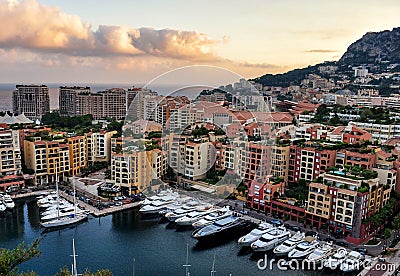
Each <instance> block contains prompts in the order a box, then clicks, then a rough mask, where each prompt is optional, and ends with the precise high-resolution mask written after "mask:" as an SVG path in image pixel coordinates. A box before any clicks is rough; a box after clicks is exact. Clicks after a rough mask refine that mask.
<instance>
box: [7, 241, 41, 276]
mask: <svg viewBox="0 0 400 276" xmlns="http://www.w3.org/2000/svg"><path fill="white" fill-rule="evenodd" d="M40 254H41V252H40V250H39V240H35V241H34V242H33V243H32V244H31V245H28V246H26V245H25V243H21V244H19V245H18V246H17V247H16V248H14V249H6V248H1V249H0V275H7V276H8V275H17V271H18V266H19V265H20V264H22V263H24V262H26V261H29V260H30V259H32V258H33V257H37V256H39V255H40ZM25 275H33V274H25Z"/></svg>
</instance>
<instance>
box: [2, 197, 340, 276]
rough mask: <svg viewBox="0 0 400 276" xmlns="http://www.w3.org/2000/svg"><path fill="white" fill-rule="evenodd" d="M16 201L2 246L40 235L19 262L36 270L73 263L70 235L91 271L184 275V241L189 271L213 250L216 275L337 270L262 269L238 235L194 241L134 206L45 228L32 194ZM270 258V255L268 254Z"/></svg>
mask: <svg viewBox="0 0 400 276" xmlns="http://www.w3.org/2000/svg"><path fill="white" fill-rule="evenodd" d="M15 203H16V207H15V208H14V209H13V211H12V212H8V213H7V214H6V215H5V216H3V217H1V218H0V244H1V247H5V248H13V247H15V246H17V245H18V244H19V243H21V242H22V241H24V242H26V243H31V242H32V241H34V240H35V239H37V238H41V237H42V240H41V243H40V250H41V251H42V254H41V256H40V257H37V258H34V259H32V260H30V261H28V262H26V263H24V264H23V265H21V266H20V270H21V271H30V270H34V271H36V272H37V273H38V274H39V275H54V274H55V273H56V272H57V271H59V269H60V268H61V267H64V266H65V267H68V268H70V267H71V264H72V257H71V256H70V255H71V254H72V238H74V239H75V247H76V253H77V255H78V257H77V266H78V270H79V272H80V273H82V272H83V271H84V270H85V269H86V268H88V269H90V270H91V271H95V270H97V269H101V268H107V269H110V270H111V271H112V272H113V274H114V275H132V274H133V270H135V275H136V276H137V275H185V267H183V265H184V264H185V263H186V247H187V244H188V246H189V254H188V256H189V264H190V265H191V266H190V269H189V271H190V275H210V271H211V268H212V263H213V258H214V254H215V256H216V257H215V270H216V273H215V275H230V274H231V275H282V276H283V275H320V274H322V273H324V274H330V275H335V272H330V271H323V272H317V271H301V270H296V271H280V270H279V269H278V268H277V267H276V265H274V266H273V268H272V270H270V268H269V267H268V268H267V269H265V270H260V269H259V268H258V267H257V261H258V260H259V259H260V258H264V254H254V253H252V252H251V251H250V250H248V249H247V250H243V249H241V247H240V246H239V245H238V244H237V239H232V240H228V241H226V242H224V243H212V244H209V243H206V244H202V243H198V242H197V240H195V239H193V238H192V237H191V230H189V229H188V230H177V229H175V228H173V227H168V224H165V223H160V222H159V220H158V219H151V220H141V219H140V217H139V215H138V213H137V210H135V209H134V210H127V211H123V212H120V213H115V214H112V215H109V216H106V217H101V218H94V217H89V220H88V221H87V222H84V223H82V224H79V225H77V226H75V227H71V228H66V229H62V230H57V231H51V232H47V233H46V232H43V228H41V227H40V224H39V209H38V207H37V205H36V201H35V200H33V199H26V200H16V201H15ZM268 258H271V259H272V258H273V255H269V256H268Z"/></svg>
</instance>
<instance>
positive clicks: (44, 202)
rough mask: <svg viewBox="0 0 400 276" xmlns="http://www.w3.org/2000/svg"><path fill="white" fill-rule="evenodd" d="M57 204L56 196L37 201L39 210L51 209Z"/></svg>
mask: <svg viewBox="0 0 400 276" xmlns="http://www.w3.org/2000/svg"><path fill="white" fill-rule="evenodd" d="M56 203H57V196H56V195H48V196H46V197H44V198H42V199H39V200H38V201H37V205H38V206H39V208H49V207H50V206H52V205H54V204H56Z"/></svg>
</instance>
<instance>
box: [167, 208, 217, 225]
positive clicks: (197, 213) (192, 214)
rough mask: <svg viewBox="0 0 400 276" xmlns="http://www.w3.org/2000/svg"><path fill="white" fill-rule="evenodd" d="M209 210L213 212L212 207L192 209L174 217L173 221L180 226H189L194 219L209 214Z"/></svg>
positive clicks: (196, 219)
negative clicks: (179, 216) (201, 209)
mask: <svg viewBox="0 0 400 276" xmlns="http://www.w3.org/2000/svg"><path fill="white" fill-rule="evenodd" d="M211 212H213V209H208V210H203V211H192V212H190V213H188V214H186V216H184V217H181V218H178V219H176V220H175V222H176V223H177V224H178V225H181V226H190V225H192V224H193V223H195V222H196V221H198V220H200V219H201V218H203V217H205V216H206V215H208V214H210V213H211Z"/></svg>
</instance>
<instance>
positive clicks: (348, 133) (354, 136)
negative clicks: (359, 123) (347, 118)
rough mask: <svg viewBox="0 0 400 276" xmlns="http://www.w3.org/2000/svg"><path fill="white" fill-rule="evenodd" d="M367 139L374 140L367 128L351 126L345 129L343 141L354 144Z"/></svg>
mask: <svg viewBox="0 0 400 276" xmlns="http://www.w3.org/2000/svg"><path fill="white" fill-rule="evenodd" d="M365 141H372V135H371V133H369V132H368V131H366V130H363V129H361V128H358V127H355V126H350V127H346V128H345V129H344V131H343V135H342V142H343V143H348V144H350V145H354V144H357V143H362V142H365Z"/></svg>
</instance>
